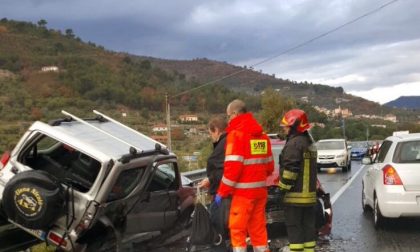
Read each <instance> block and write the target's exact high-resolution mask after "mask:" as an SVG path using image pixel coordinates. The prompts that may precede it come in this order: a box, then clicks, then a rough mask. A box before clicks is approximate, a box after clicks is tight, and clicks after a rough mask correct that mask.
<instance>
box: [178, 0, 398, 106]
mask: <svg viewBox="0 0 420 252" xmlns="http://www.w3.org/2000/svg"><path fill="white" fill-rule="evenodd" d="M397 1H398V0H392V1H389V2H387V3H385V4H383V5H381V6H379V7H378V8H375V9H373V10H371V11H369V12H366V13H365V14H363V15H361V16H359V17H357V18H355V19H353V20H351V21H348V22H346V23H344V24H342V25H340V26H337V27H335V28H333V29H331V30H329V31H327V32H324V33H322V34H320V35H318V36H316V37H313V38H311V39H309V40H306V41H304V42H302V43H300V44H298V45H296V46H293V47H291V48H289V49H286V50H284V51H282V52H280V53H278V54H275V55H273V56H271V57H268V58H266V59H264V60H261V61H259V62H257V63H255V64H253V65H250V67H255V66H258V65H262V64H264V63H266V62H269V61H272V60H273V59H275V58H278V57H280V56H282V55H284V54H286V53H289V52H292V51H295V50H296V49H299V48H301V47H303V46H306V45H307V44H310V43H312V42H314V41H315V40H318V39H320V38H323V37H325V36H327V35H329V34H331V33H333V32H336V31H338V30H340V29H342V28H344V27H346V26H348V25H350V24H353V23H355V22H357V21H359V20H361V19H363V18H365V17H367V16H370V15H372V14H374V13H376V12H379V11H380V10H382V9H384V8H385V7H387V6H389V5H391V4H393V3H395V2H397ZM247 70H248V69H241V70H238V71H236V72H233V73H231V74H228V75H225V76H223V77H221V78H219V79H216V80H212V81H209V82H207V83H204V84H203V85H200V86H197V87H194V88H191V89H188V90H185V91H182V92H180V93H178V94H175V95H173V96H171V98H175V97H178V96H180V95H183V94H186V93H189V92H192V91H194V90H197V89H200V88H203V87H206V86H208V85H211V84H214V83H216V82H219V81H222V80H225V79H228V78H230V77H232V76H235V75H238V74H240V73H242V72H245V71H247Z"/></svg>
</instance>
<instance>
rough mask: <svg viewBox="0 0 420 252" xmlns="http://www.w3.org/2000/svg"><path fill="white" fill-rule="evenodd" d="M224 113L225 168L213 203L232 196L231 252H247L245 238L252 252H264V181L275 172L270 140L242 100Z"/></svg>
mask: <svg viewBox="0 0 420 252" xmlns="http://www.w3.org/2000/svg"><path fill="white" fill-rule="evenodd" d="M226 112H227V115H228V117H229V124H228V127H227V129H226V132H227V138H226V153H225V168H224V172H223V177H222V181H221V183H220V186H219V189H218V192H217V195H216V197H215V201H216V203H217V202H220V201H221V199H222V198H225V197H228V196H229V195H232V205H231V208H230V215H229V230H230V238H231V244H232V249H233V252H246V249H247V244H246V237H247V235H249V237H250V239H251V243H252V246H253V249H254V251H255V252H266V251H269V249H268V242H267V230H266V220H265V205H266V202H267V188H266V182H265V181H266V178H267V176H269V175H270V174H271V173H272V172H273V169H274V162H273V157H272V153H271V145H270V141H269V138H268V136H267V135H266V134H265V133H263V129H262V127H261V126H260V125H259V124H258V122H257V121H256V120H255V118H254V117H253V115H252V114H251V113H248V112H247V110H246V106H245V103H244V102H243V101H241V100H234V101H232V102H231V103H230V104H229V105H228V107H227V110H226Z"/></svg>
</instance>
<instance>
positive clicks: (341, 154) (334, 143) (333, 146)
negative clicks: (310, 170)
mask: <svg viewBox="0 0 420 252" xmlns="http://www.w3.org/2000/svg"><path fill="white" fill-rule="evenodd" d="M316 148H317V151H318V157H317V166H318V171H321V168H329V167H340V168H342V170H343V172H347V171H349V170H351V157H350V147H349V146H348V145H347V141H346V140H345V139H323V140H319V141H318V142H316Z"/></svg>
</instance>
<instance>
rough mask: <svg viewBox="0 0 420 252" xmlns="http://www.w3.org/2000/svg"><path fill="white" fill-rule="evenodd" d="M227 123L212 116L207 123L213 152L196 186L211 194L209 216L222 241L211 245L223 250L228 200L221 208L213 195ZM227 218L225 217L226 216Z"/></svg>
mask: <svg viewBox="0 0 420 252" xmlns="http://www.w3.org/2000/svg"><path fill="white" fill-rule="evenodd" d="M226 126H227V123H226V121H225V119H224V118H222V117H213V118H212V119H211V120H210V122H209V123H208V130H209V134H210V137H211V140H212V142H213V152H212V153H211V155H210V156H209V158H208V160H207V167H206V173H207V178H205V179H203V180H202V181H201V182H200V183H199V184H198V187H200V188H208V192H209V194H210V195H211V196H212V203H211V204H210V208H209V211H210V216H211V219H212V223H213V226H214V227H215V228H216V230H217V232H218V233H219V234H221V235H222V237H223V241H222V242H220V244H218V245H216V246H213V247H212V251H214V252H216V251H217V252H219V251H220V252H223V251H227V248H226V245H225V238H226V237H228V234H227V233H228V232H227V227H226V223H225V220H224V211H228V209H225V208H227V207H229V202H230V201H229V200H230V199H226V200H224V202H223V203H224V204H223V206H224V207H223V208H221V207H218V206H217V205H216V204H215V202H214V196H215V195H216V193H217V189H218V188H219V185H220V181H221V179H222V177H223V167H224V161H225V144H226V132H225V129H226ZM226 218H227V217H226Z"/></svg>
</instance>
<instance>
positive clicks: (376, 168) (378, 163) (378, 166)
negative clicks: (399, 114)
mask: <svg viewBox="0 0 420 252" xmlns="http://www.w3.org/2000/svg"><path fill="white" fill-rule="evenodd" d="M391 146H392V141H389V140H386V141H384V143H383V145H382V148H381V149H380V150H379V153H378V155H377V157H376V159H375V160H374V162H373V164H372V165H371V166H370V168H368V177H369V183H367V184H366V185H365V186H366V187H367V188H366V189H367V191H368V192H369V193H368V195H366V199H367V200H368V201H369V202H370V203H371V205H372V206H373V194H374V191H375V190H376V189H375V185H376V183H378V182H381V181H382V180H383V172H382V168H383V167H384V160H385V158H386V156H387V154H388V152H389V150H390V148H391Z"/></svg>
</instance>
